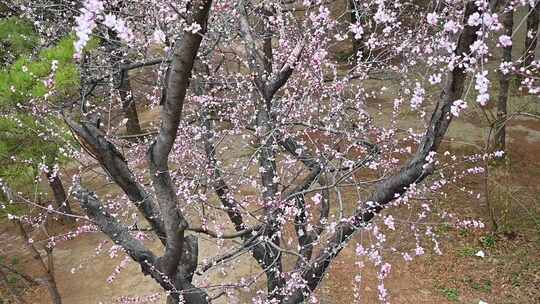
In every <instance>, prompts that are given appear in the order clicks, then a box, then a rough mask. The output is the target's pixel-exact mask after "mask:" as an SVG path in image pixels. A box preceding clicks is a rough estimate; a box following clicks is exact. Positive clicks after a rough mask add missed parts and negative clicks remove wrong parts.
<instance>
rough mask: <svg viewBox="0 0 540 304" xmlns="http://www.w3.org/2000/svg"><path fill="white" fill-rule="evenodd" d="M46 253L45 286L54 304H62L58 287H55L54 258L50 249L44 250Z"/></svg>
mask: <svg viewBox="0 0 540 304" xmlns="http://www.w3.org/2000/svg"><path fill="white" fill-rule="evenodd" d="M45 251H46V252H47V269H46V273H47V274H46V278H45V281H46V282H45V285H47V289H48V290H49V295H50V296H51V298H52V301H53V303H54V304H62V297H61V296H60V293H59V292H58V287H57V286H56V280H55V279H54V258H53V252H52V251H53V250H52V248H45Z"/></svg>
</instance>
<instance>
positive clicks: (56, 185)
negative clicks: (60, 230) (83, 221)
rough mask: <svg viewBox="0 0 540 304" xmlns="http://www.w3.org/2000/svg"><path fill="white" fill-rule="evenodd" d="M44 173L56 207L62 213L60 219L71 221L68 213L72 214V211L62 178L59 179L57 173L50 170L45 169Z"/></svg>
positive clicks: (65, 221) (66, 221)
mask: <svg viewBox="0 0 540 304" xmlns="http://www.w3.org/2000/svg"><path fill="white" fill-rule="evenodd" d="M45 175H46V176H47V181H48V182H49V187H50V188H51V190H52V192H53V195H54V201H55V202H56V208H57V209H58V211H59V212H62V213H64V216H62V221H63V222H64V223H73V218H71V217H70V216H69V215H70V214H73V212H72V211H71V207H70V205H69V202H68V199H67V195H66V191H65V189H64V185H63V184H62V180H60V177H59V176H58V174H53V173H52V172H51V171H47V172H46V173H45Z"/></svg>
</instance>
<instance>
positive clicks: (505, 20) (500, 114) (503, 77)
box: [495, 10, 514, 151]
mask: <svg viewBox="0 0 540 304" xmlns="http://www.w3.org/2000/svg"><path fill="white" fill-rule="evenodd" d="M502 24H503V26H504V34H505V35H507V36H510V37H512V31H513V28H514V10H509V11H508V12H505V13H504V14H503V16H502ZM503 62H512V45H509V46H507V47H503V48H502V56H501V63H503ZM510 78H511V75H510V71H508V72H507V73H506V74H504V73H503V72H502V71H499V98H498V100H497V121H496V124H495V149H496V150H499V151H504V150H505V149H506V123H505V120H506V114H507V103H508V90H509V88H510Z"/></svg>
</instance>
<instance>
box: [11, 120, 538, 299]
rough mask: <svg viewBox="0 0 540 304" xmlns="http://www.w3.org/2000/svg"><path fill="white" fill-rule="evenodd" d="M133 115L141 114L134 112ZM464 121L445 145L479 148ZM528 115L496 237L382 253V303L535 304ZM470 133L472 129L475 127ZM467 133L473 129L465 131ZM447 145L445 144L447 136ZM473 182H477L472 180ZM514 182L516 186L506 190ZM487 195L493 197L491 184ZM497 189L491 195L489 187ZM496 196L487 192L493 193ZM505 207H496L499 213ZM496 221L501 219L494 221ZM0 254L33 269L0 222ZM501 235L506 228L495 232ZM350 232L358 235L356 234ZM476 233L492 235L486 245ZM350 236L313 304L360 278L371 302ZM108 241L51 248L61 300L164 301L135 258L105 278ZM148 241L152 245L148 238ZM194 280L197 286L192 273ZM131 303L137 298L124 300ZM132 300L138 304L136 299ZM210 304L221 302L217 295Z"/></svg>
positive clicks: (93, 238)
mask: <svg viewBox="0 0 540 304" xmlns="http://www.w3.org/2000/svg"><path fill="white" fill-rule="evenodd" d="M142 116H143V117H145V116H148V117H151V116H152V115H148V113H144V114H143V115H142ZM466 120H467V119H466V118H463V119H459V120H457V121H456V122H455V123H454V124H453V126H452V128H451V130H450V132H449V139H454V142H462V141H471V138H475V139H476V140H474V142H476V144H477V145H480V144H481V138H482V136H483V135H482V133H481V132H477V133H471V130H477V129H478V126H476V125H474V124H472V123H470V122H467V121H466ZM539 129H540V128H539V124H538V122H537V121H535V120H532V119H528V118H521V119H518V120H514V121H512V122H511V123H510V124H509V137H510V138H509V145H508V146H509V152H508V159H509V160H510V162H509V163H510V165H502V166H501V167H500V168H496V169H494V171H495V172H494V173H493V175H494V176H493V178H492V179H493V180H492V183H493V186H494V187H499V186H500V185H498V184H503V183H504V184H506V186H507V187H508V189H509V190H508V191H510V192H512V193H511V196H512V201H511V202H508V201H505V200H503V199H501V201H500V202H498V203H500V204H501V205H499V206H497V207H499V208H501V210H506V209H508V210H507V212H506V214H501V215H499V216H500V217H501V219H502V220H501V224H504V225H507V226H506V227H504V229H503V230H502V231H503V232H504V233H501V234H498V235H495V236H491V234H490V232H489V229H485V230H482V231H475V232H473V233H470V232H465V231H459V230H455V229H446V230H444V229H442V230H441V231H440V232H439V238H440V240H441V245H442V250H443V252H444V254H443V255H442V256H439V255H436V254H435V253H433V252H430V251H428V252H427V254H426V255H424V256H422V257H418V258H416V259H415V260H413V261H412V262H408V263H407V262H405V261H404V260H403V259H402V258H400V257H392V258H390V260H388V262H390V263H391V264H392V271H391V274H390V276H389V277H388V278H387V279H386V280H385V282H386V283H385V284H386V287H387V289H388V290H389V291H390V299H391V302H392V303H475V304H476V303H478V301H479V300H483V301H486V302H488V303H508V304H510V303H539V302H540V292H539V291H538V289H537V287H538V286H540V255H539V253H540V251H539V249H540V210H539V201H538V198H539V197H540V196H539V194H540V186H539V184H538V183H537V181H538V180H539V179H538V178H539V177H540V131H539ZM475 132H476V131H475ZM471 134H475V136H474V137H471ZM450 141H451V142H452V140H450ZM478 184H479V183H478ZM513 187H518V188H519V189H514V188H513ZM493 191H494V195H495V192H497V191H495V190H493ZM498 192H501V191H498ZM498 192H497V193H498ZM451 203H452V204H453V206H452V208H456V209H459V208H464V210H468V211H467V212H470V213H471V215H473V216H476V217H480V218H482V219H483V220H484V221H485V222H489V220H488V217H487V211H486V210H487V209H486V206H484V205H482V204H481V203H480V204H479V205H477V206H475V207H474V208H470V202H468V201H452V202H451ZM505 208H506V209H505ZM503 222H504V223H503ZM0 227H1V228H0V229H1V230H0V231H1V232H0V242H1V243H2V244H3V245H2V249H1V252H0V253H1V254H5V253H10V254H16V255H17V256H18V257H19V259H20V261H19V262H18V265H21V267H22V268H23V269H25V270H26V271H28V272H30V273H32V272H34V273H35V271H36V269H37V267H36V265H35V263H34V262H33V260H32V259H31V257H30V256H29V255H28V254H27V253H26V252H21V250H20V248H22V241H21V239H20V237H17V235H14V234H13V233H12V231H13V229H11V228H12V227H10V225H8V224H2V225H0ZM505 233H506V234H505ZM357 237H358V238H360V237H361V235H359V236H357ZM486 238H490V239H492V241H490V242H489V243H488V242H486V241H485V240H486ZM354 243H355V242H354V241H353V242H351V244H350V245H349V246H348V247H347V248H345V249H344V250H343V251H342V252H341V254H340V256H339V257H338V258H337V260H336V261H335V262H334V263H333V264H332V266H331V267H330V269H329V271H328V275H327V277H326V279H325V280H324V282H323V284H322V285H321V287H320V289H319V291H318V296H319V300H320V303H326V304H338V303H350V301H351V299H352V298H353V294H354V292H355V289H354V284H353V283H354V279H353V278H354V276H355V275H357V274H361V275H362V278H363V279H362V282H361V284H360V285H359V287H358V286H357V288H359V290H360V294H361V299H362V303H376V302H378V301H377V279H376V276H377V269H375V268H373V267H372V266H370V265H369V264H366V267H365V268H364V269H363V270H362V272H361V273H360V272H359V271H358V270H356V269H355V268H354V267H355V266H351V265H354V262H356V260H355V259H356V258H355V253H354V250H355V246H354ZM100 244H102V245H103V244H104V246H103V248H109V247H110V246H111V244H110V242H109V241H108V240H107V238H106V237H105V236H103V235H102V234H101V233H88V234H85V235H83V236H81V237H78V238H75V239H72V240H69V241H65V242H62V243H61V244H60V245H59V246H58V247H57V248H56V249H55V251H54V257H55V263H56V264H55V272H56V280H57V284H58V287H59V290H60V294H61V295H62V297H63V301H64V303H66V304H91V303H92V304H94V303H115V302H116V301H117V300H119V299H120V298H121V297H127V298H135V297H138V296H140V297H141V299H144V298H145V297H149V296H151V295H157V296H158V298H159V299H158V300H157V301H156V302H154V303H164V302H165V300H164V299H165V298H164V295H163V294H162V293H161V289H160V287H159V286H158V285H157V284H156V283H154V282H153V280H152V279H150V278H148V277H145V276H144V275H142V273H141V272H140V269H139V267H138V266H137V265H136V264H135V263H131V262H130V263H128V265H127V267H126V268H125V269H122V271H121V272H120V273H119V275H118V276H117V277H116V279H115V280H114V281H113V282H111V283H108V282H107V278H108V277H109V276H110V275H111V274H113V272H114V269H115V267H118V266H119V265H120V263H121V261H122V259H123V256H120V257H115V258H111V257H110V256H109V253H108V252H107V251H106V250H103V252H101V253H99V254H98V253H96V248H98V247H99V245H100ZM149 246H150V247H153V248H156V249H157V248H158V247H159V245H158V244H157V243H156V242H149ZM199 246H200V252H201V253H202V255H203V257H202V258H204V257H205V256H210V255H211V253H213V252H216V250H218V249H217V247H216V246H215V244H214V243H213V242H209V241H205V240H204V239H202V240H201V241H200V243H199ZM479 250H483V251H484V252H485V253H486V257H484V258H480V257H477V256H475V253H476V252H477V251H479ZM255 271H258V267H257V266H256V265H255V264H254V262H253V259H252V258H250V257H249V256H247V255H245V256H244V257H242V258H241V259H240V260H239V262H238V263H237V264H236V265H235V271H231V272H228V273H222V272H220V271H219V269H216V270H214V271H211V273H210V275H209V279H208V281H206V283H210V284H211V283H213V282H220V283H223V282H224V281H227V280H231V281H234V280H237V279H239V278H240V277H242V276H246V275H248V274H250V273H253V272H255ZM195 282H197V283H199V284H200V283H202V282H201V281H200V278H199V277H195ZM25 299H26V301H27V302H28V303H36V304H38V303H43V304H45V303H50V300H49V298H48V294H47V292H46V290H45V289H43V288H38V289H34V290H30V291H28V292H27V293H26V296H25ZM240 299H241V300H240V301H241V303H248V302H249V299H250V295H249V294H241V295H240ZM134 303H138V302H134ZM141 303H145V302H144V301H142V302H141ZM216 303H228V300H227V299H226V298H224V297H223V298H221V299H220V300H218V301H216Z"/></svg>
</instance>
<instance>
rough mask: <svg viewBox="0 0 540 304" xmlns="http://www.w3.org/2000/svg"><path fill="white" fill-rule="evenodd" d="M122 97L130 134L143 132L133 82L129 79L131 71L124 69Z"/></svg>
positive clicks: (121, 78) (122, 71) (121, 79)
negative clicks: (132, 88) (132, 86)
mask: <svg viewBox="0 0 540 304" xmlns="http://www.w3.org/2000/svg"><path fill="white" fill-rule="evenodd" d="M119 91H120V99H121V100H122V110H123V111H124V115H125V118H126V119H127V122H126V131H127V134H128V135H136V134H142V131H141V125H140V123H139V115H138V114H137V107H136V105H135V101H134V100H133V94H132V92H131V83H130V81H129V73H128V71H127V70H124V69H122V70H121V72H120V87H119Z"/></svg>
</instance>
